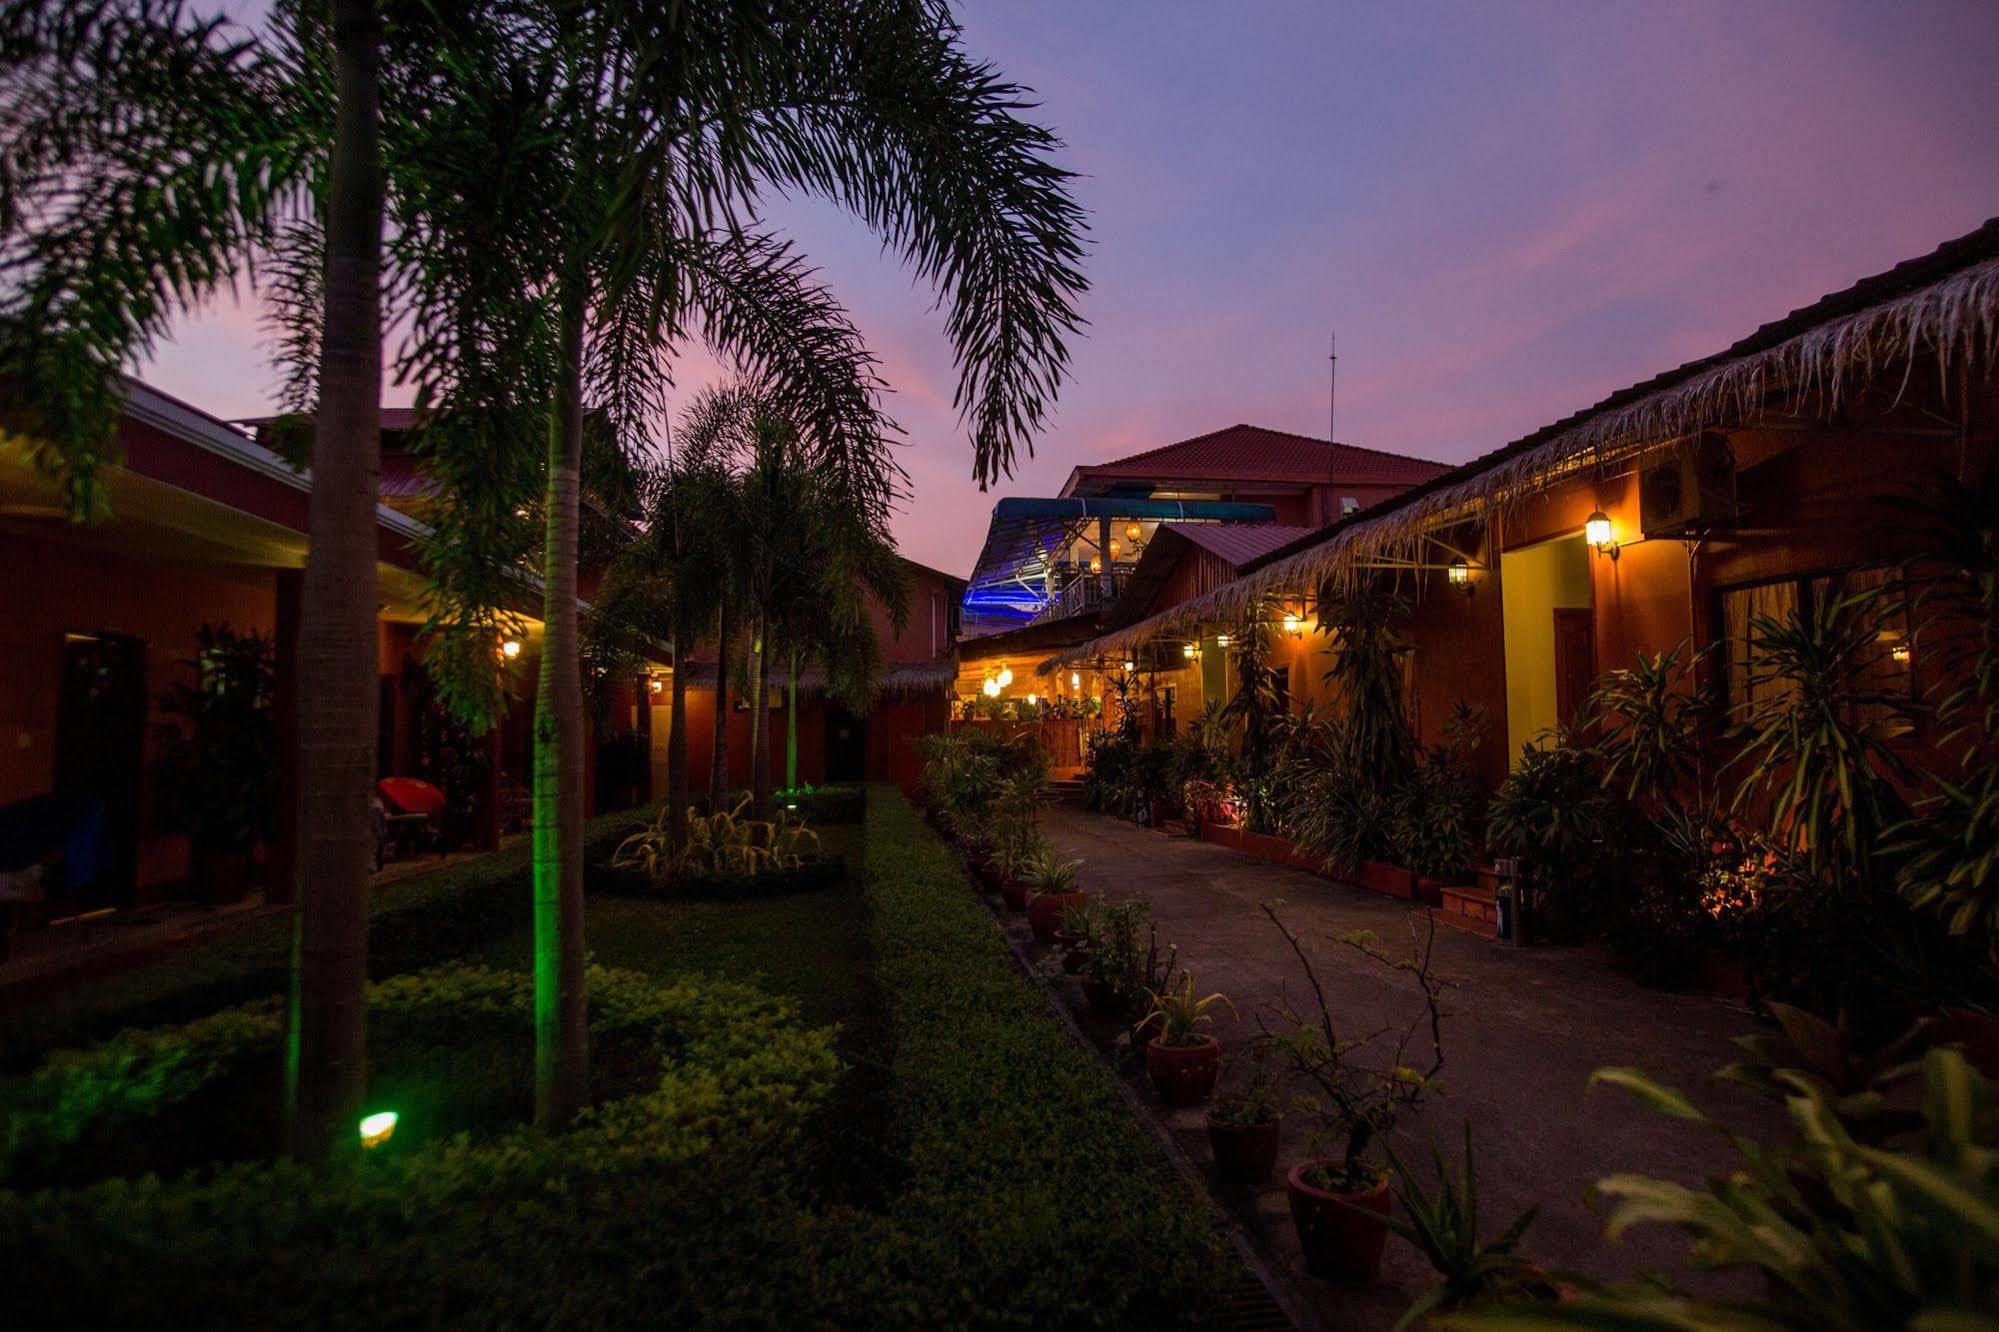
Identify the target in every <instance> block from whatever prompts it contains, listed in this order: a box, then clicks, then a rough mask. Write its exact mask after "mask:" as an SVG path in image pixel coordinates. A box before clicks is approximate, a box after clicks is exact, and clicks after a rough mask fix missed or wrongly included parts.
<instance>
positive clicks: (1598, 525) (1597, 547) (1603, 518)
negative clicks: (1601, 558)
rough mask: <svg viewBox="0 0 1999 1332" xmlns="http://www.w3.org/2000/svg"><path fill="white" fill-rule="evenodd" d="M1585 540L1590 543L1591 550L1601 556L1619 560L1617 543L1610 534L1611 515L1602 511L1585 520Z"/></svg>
mask: <svg viewBox="0 0 1999 1332" xmlns="http://www.w3.org/2000/svg"><path fill="white" fill-rule="evenodd" d="M1583 540H1585V541H1587V542H1589V544H1590V549H1592V550H1594V551H1595V552H1596V553H1597V554H1599V555H1608V556H1610V558H1612V559H1613V560H1614V559H1616V558H1617V542H1616V540H1614V539H1613V538H1612V537H1611V534H1610V515H1609V514H1607V513H1605V512H1604V511H1603V510H1602V509H1598V510H1596V511H1595V512H1594V513H1592V514H1590V516H1589V517H1587V518H1585V519H1583Z"/></svg>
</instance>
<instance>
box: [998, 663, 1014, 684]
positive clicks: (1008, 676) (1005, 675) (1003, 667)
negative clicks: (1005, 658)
mask: <svg viewBox="0 0 1999 1332" xmlns="http://www.w3.org/2000/svg"><path fill="white" fill-rule="evenodd" d="M1012 683H1013V668H1012V667H1011V666H1008V665H1007V664H1006V663H1005V662H1001V663H1000V673H999V684H1000V688H1001V689H1004V688H1006V687H1007V686H1008V685H1010V684H1012Z"/></svg>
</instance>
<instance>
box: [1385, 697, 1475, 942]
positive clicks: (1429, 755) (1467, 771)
mask: <svg viewBox="0 0 1999 1332" xmlns="http://www.w3.org/2000/svg"><path fill="white" fill-rule="evenodd" d="M1484 729H1485V728H1484V718H1483V715H1482V714H1481V712H1480V710H1479V709H1477V708H1475V707H1473V706H1472V705H1471V704H1469V703H1467V702H1465V701H1464V700H1462V699H1460V700H1459V701H1458V705H1457V707H1456V708H1455V709H1454V710H1453V711H1452V714H1451V716H1450V718H1449V719H1448V720H1447V721H1446V722H1445V723H1444V742H1443V743H1442V744H1438V745H1432V746H1431V747H1430V748H1428V749H1426V750H1424V751H1423V752H1422V753H1421V754H1420V755H1418V757H1417V762H1416V766H1415V767H1414V769H1412V770H1411V772H1410V774H1409V780H1408V781H1406V782H1404V783H1403V786H1402V789H1401V790H1400V791H1399V792H1397V794H1396V797H1395V815H1394V824H1393V827H1392V829H1391V836H1392V838H1393V840H1394V843H1395V851H1396V858H1397V859H1398V860H1399V861H1400V862H1401V863H1402V864H1403V865H1406V866H1408V867H1409V868H1410V869H1411V870H1413V871H1415V873H1416V875H1417V882H1418V885H1419V888H1424V889H1425V891H1424V896H1426V897H1428V896H1429V895H1430V892H1429V890H1430V889H1436V888H1441V886H1442V885H1445V884H1459V883H1465V882H1467V881H1469V879H1470V877H1471V868H1472V852H1473V850H1474V848H1476V847H1477V845H1478V836H1479V827H1478V819H1479V815H1480V813H1481V812H1483V805H1484V801H1483V799H1482V798H1481V796H1480V794H1479V789H1478V779H1477V777H1476V776H1474V775H1473V772H1472V767H1471V755H1472V752H1473V751H1475V750H1476V749H1477V748H1478V745H1479V741H1480V739H1481V738H1482V736H1483V733H1484ZM1431 904H1432V905H1437V902H1436V901H1435V900H1433V901H1432V903H1431Z"/></svg>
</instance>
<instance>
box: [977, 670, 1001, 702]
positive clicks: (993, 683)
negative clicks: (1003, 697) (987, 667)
mask: <svg viewBox="0 0 1999 1332" xmlns="http://www.w3.org/2000/svg"><path fill="white" fill-rule="evenodd" d="M981 688H983V689H984V690H985V694H986V697H987V698H998V697H999V692H1000V682H999V681H998V680H995V679H993V677H992V676H990V675H988V676H987V677H986V682H985V684H984V685H983V686H981Z"/></svg>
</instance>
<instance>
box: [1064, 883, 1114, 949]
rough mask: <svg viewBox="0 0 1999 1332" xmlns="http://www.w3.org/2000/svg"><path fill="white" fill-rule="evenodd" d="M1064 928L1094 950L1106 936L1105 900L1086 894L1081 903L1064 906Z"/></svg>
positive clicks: (1095, 895) (1086, 946) (1066, 903)
mask: <svg viewBox="0 0 1999 1332" xmlns="http://www.w3.org/2000/svg"><path fill="white" fill-rule="evenodd" d="M1062 928H1063V929H1064V930H1065V931H1067V932H1068V933H1070V934H1073V935H1075V936H1076V937H1077V938H1078V939H1079V940H1081V941H1082V944H1083V946H1084V947H1085V948H1094V947H1095V946H1096V945H1097V944H1098V942H1099V941H1101V940H1102V938H1103V936H1104V899H1103V897H1102V896H1101V895H1098V894H1094V893H1091V894H1085V895H1083V900H1082V901H1080V902H1074V901H1071V902H1064V903H1063V904H1062Z"/></svg>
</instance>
